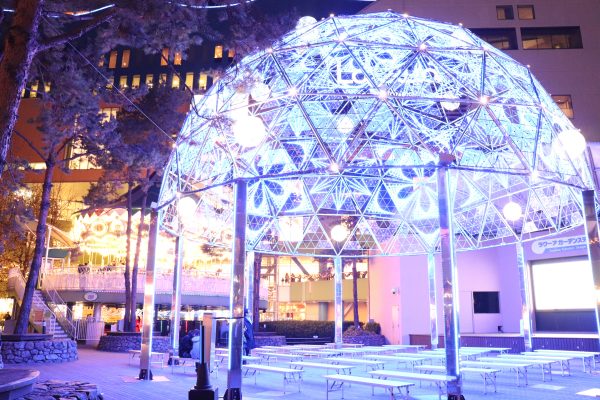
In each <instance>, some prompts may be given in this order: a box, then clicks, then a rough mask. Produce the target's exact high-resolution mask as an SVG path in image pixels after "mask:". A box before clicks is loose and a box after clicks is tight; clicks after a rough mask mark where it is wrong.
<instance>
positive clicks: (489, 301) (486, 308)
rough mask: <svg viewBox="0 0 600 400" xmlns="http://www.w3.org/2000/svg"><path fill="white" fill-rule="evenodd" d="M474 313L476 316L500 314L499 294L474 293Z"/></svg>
mask: <svg viewBox="0 0 600 400" xmlns="http://www.w3.org/2000/svg"><path fill="white" fill-rule="evenodd" d="M473 312H474V313H475V314H498V313H500V299H499V295H498V292H473Z"/></svg>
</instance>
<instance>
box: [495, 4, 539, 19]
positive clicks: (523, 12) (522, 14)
mask: <svg viewBox="0 0 600 400" xmlns="http://www.w3.org/2000/svg"><path fill="white" fill-rule="evenodd" d="M517 17H518V18H519V19H522V20H532V19H535V9H534V7H533V5H531V4H523V5H517ZM496 18H497V19H498V20H509V19H515V13H514V9H513V6H512V5H506V6H496Z"/></svg>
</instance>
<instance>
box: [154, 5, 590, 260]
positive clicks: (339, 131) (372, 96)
mask: <svg viewBox="0 0 600 400" xmlns="http://www.w3.org/2000/svg"><path fill="white" fill-rule="evenodd" d="M584 149H585V140H584V139H583V137H582V136H581V134H580V133H579V132H578V131H577V130H575V128H574V127H573V125H572V124H571V122H570V121H569V119H568V118H567V117H565V115H564V114H563V113H562V112H561V110H560V109H559V108H558V107H557V106H556V105H555V103H554V102H553V100H552V99H551V97H550V96H549V95H548V93H546V91H545V90H544V89H543V87H542V86H541V84H540V83H539V82H538V81H537V80H536V79H535V77H534V76H533V75H532V73H531V72H530V70H529V68H528V67H526V66H523V65H521V64H519V63H518V62H516V61H515V60H513V59H511V58H510V57H509V56H507V55H506V54H504V53H502V52H501V51H500V50H497V49H496V48H494V47H492V46H491V45H489V44H487V43H486V42H484V41H482V40H481V39H479V38H478V37H476V36H475V35H474V34H472V33H471V32H469V31H468V30H467V29H464V28H462V27H460V26H455V25H450V24H445V23H440V22H434V21H430V20H425V19H419V18H413V17H407V16H404V15H400V14H396V13H393V12H386V13H377V14H365V15H356V16H342V17H330V18H328V19H325V20H322V21H320V22H317V21H315V20H314V19H312V18H310V17H304V18H302V19H301V20H300V21H299V23H298V25H297V27H296V29H295V30H294V31H292V32H290V33H288V34H287V35H285V36H284V37H283V38H281V39H280V40H279V41H277V42H276V43H274V44H273V46H272V48H269V49H266V50H265V51H261V52H258V53H256V54H252V55H250V56H248V57H246V58H244V59H243V60H242V61H241V63H239V64H238V65H236V66H235V67H232V68H231V69H230V70H229V71H228V72H227V73H226V74H225V76H223V77H222V78H221V79H219V81H218V82H216V83H215V85H213V87H212V88H211V89H210V90H209V91H208V93H207V94H206V96H204V98H203V99H202V100H201V101H200V102H199V103H198V104H196V107H194V111H192V112H191V113H190V115H189V117H188V118H187V121H186V122H185V124H184V127H183V129H182V131H181V134H180V135H179V138H178V141H177V147H176V149H175V150H174V152H173V154H172V156H171V159H170V162H169V164H168V167H167V170H166V173H165V177H164V181H163V186H162V190H161V194H160V198H159V204H160V205H161V206H163V208H162V214H161V218H162V227H163V228H164V229H167V230H169V231H172V232H174V233H177V234H185V235H186V236H188V237H192V238H196V239H197V240H199V241H201V242H204V243H209V244H214V245H228V244H229V243H230V241H231V235H232V233H231V232H232V219H233V217H232V215H233V212H234V202H233V190H232V187H233V184H234V182H235V181H236V180H238V179H244V180H247V182H248V196H247V199H246V205H247V214H248V217H247V229H246V239H247V249H248V250H256V251H261V252H265V253H276V254H290V255H314V256H333V255H344V256H364V255H366V254H369V255H396V254H419V253H429V252H434V251H436V250H437V249H438V246H439V214H438V204H437V201H438V195H437V185H436V176H437V173H436V171H437V170H438V168H439V166H440V159H444V160H446V162H448V160H450V163H449V165H448V166H447V167H448V169H449V175H450V192H451V193H452V196H451V199H450V200H451V204H452V211H453V214H454V224H455V225H454V228H455V232H456V238H455V244H456V246H457V250H466V249H474V248H481V247H487V246H493V245H499V244H505V243H512V242H516V241H520V240H526V239H528V238H530V237H533V236H534V235H535V236H537V237H539V235H542V234H554V233H557V232H560V231H564V230H567V229H570V228H573V227H575V226H577V225H580V224H581V223H582V213H581V204H580V203H581V199H580V191H581V190H582V189H586V188H589V187H591V177H590V171H589V168H588V165H587V162H586V160H585V157H584V155H583V150H584Z"/></svg>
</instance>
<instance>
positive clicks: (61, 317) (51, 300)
mask: <svg viewBox="0 0 600 400" xmlns="http://www.w3.org/2000/svg"><path fill="white" fill-rule="evenodd" d="M42 294H43V295H44V296H45V298H46V301H47V305H48V306H50V305H52V309H51V310H50V311H51V312H52V314H54V316H55V317H56V320H57V321H58V323H59V324H60V326H62V328H63V329H64V331H65V333H66V334H67V335H68V336H69V337H71V338H73V339H79V338H78V337H77V336H78V335H77V329H76V327H75V325H74V324H73V322H72V321H73V312H72V311H71V309H70V308H69V307H67V304H66V303H65V301H64V300H63V299H62V297H60V295H59V294H58V292H57V291H56V290H54V288H50V287H47V286H45V287H43V288H42ZM61 306H62V307H61Z"/></svg>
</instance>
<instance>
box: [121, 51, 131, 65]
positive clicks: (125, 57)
mask: <svg viewBox="0 0 600 400" xmlns="http://www.w3.org/2000/svg"><path fill="white" fill-rule="evenodd" d="M130 56H131V50H129V49H126V50H123V58H121V68H127V67H129V57H130Z"/></svg>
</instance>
